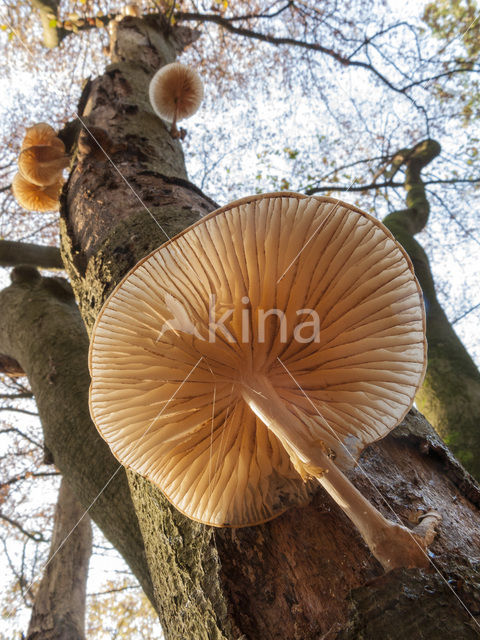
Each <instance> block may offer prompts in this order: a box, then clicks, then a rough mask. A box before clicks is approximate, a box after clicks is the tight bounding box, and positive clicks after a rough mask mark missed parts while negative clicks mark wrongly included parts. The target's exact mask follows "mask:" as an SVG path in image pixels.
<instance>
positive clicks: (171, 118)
mask: <svg viewBox="0 0 480 640" xmlns="http://www.w3.org/2000/svg"><path fill="white" fill-rule="evenodd" d="M149 94H150V103H151V105H152V107H153V110H154V111H155V113H156V114H157V116H158V117H159V118H163V119H164V120H167V122H171V123H172V127H171V129H170V134H171V136H172V138H181V139H182V140H183V139H184V138H185V135H186V133H187V132H186V131H185V129H182V128H180V130H178V129H177V121H178V120H183V119H185V118H190V116H193V114H194V113H195V112H196V111H197V109H198V107H199V106H200V103H201V102H202V99H203V83H202V81H201V79H200V76H199V75H198V73H197V72H196V71H195V70H194V69H192V68H191V67H187V66H185V65H184V64H181V63H180V62H173V63H172V64H167V65H165V66H164V67H161V68H160V69H159V70H158V71H157V72H156V74H155V75H154V76H153V78H152V80H151V82H150V88H149Z"/></svg>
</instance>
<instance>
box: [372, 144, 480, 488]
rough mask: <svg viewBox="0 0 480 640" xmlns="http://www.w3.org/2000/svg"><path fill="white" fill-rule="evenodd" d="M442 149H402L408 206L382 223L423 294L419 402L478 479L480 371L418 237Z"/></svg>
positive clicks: (434, 146) (432, 146)
mask: <svg viewBox="0 0 480 640" xmlns="http://www.w3.org/2000/svg"><path fill="white" fill-rule="evenodd" d="M439 153H440V145H439V144H438V143H437V142H435V141H434V140H426V141H424V142H422V143H420V144H419V145H417V146H416V147H414V149H411V150H410V149H406V150H403V152H401V155H400V154H399V155H398V157H399V158H400V160H402V161H403V162H404V163H405V164H406V165H407V172H406V178H405V188H406V190H407V207H408V208H407V209H402V210H400V211H394V212H393V213H391V214H389V215H388V216H387V217H386V218H385V219H384V220H383V223H384V224H385V225H386V226H387V227H388V228H389V229H390V231H391V232H392V233H393V235H394V236H395V238H396V239H397V240H398V241H399V242H400V243H401V244H402V245H403V247H404V248H405V250H406V251H407V253H408V255H409V256H410V258H411V260H412V263H413V266H414V268H415V274H416V276H417V278H418V280H419V282H420V285H421V287H422V291H423V295H424V300H425V311H426V316H427V342H428V368H427V373H426V376H425V381H424V383H423V386H422V387H421V389H420V390H419V392H418V393H417V397H416V403H417V406H418V407H419V409H420V410H421V411H423V413H424V414H425V416H426V417H427V419H428V420H430V422H431V423H432V425H433V426H434V427H435V429H436V431H437V432H438V433H439V434H440V436H441V437H442V438H443V439H444V440H445V442H446V443H447V444H448V446H449V447H451V449H452V451H453V452H454V453H455V455H456V456H457V457H458V458H459V460H460V461H461V462H462V464H464V465H465V467H466V468H467V469H468V471H470V473H472V474H473V475H474V476H475V477H476V478H477V479H479V478H480V428H479V426H480V372H479V371H478V369H477V367H476V366H475V363H474V362H473V360H472V358H471V357H470V355H469V354H468V352H467V350H466V349H465V347H464V346H463V344H462V342H461V340H460V339H459V338H458V336H457V334H456V333H455V331H454V329H453V327H452V325H451V324H450V322H449V321H448V318H447V316H446V315H445V312H444V311H443V309H442V307H441V305H440V303H439V302H438V299H437V295H436V292H435V284H434V282H433V276H432V272H431V269H430V263H429V261H428V257H427V254H426V253H425V251H424V250H423V248H422V247H421V245H420V244H419V243H418V242H417V240H416V239H415V235H416V234H417V233H419V232H420V231H422V229H424V228H425V225H426V224H427V221H428V215H429V211H430V206H429V203H428V201H427V198H426V195H425V188H424V186H423V182H422V179H421V175H420V173H421V170H422V169H423V168H424V167H425V166H426V165H427V164H428V163H429V162H431V161H432V160H433V159H434V158H435V157H436V156H437V155H438V154H439ZM400 160H399V162H400ZM403 162H402V163H403Z"/></svg>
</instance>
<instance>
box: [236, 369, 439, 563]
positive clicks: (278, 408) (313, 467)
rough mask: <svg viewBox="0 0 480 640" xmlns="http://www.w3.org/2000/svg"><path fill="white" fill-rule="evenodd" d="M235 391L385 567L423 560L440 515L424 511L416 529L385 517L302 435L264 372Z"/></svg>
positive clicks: (299, 422)
mask: <svg viewBox="0 0 480 640" xmlns="http://www.w3.org/2000/svg"><path fill="white" fill-rule="evenodd" d="M241 393H242V396H243V398H244V400H245V401H246V402H247V404H248V405H249V406H250V408H251V409H252V411H253V412H254V413H255V414H256V415H257V416H258V417H259V418H260V420H262V422H263V423H264V424H265V425H266V426H267V427H268V428H269V429H270V430H271V431H272V432H273V433H274V434H275V435H276V436H277V438H279V440H280V441H281V442H282V444H283V445H284V446H285V448H286V449H287V451H288V452H289V454H290V456H291V457H292V459H293V460H294V464H295V466H296V467H297V468H298V467H299V468H300V469H301V470H302V471H304V472H305V474H306V475H308V476H313V477H315V478H316V479H317V480H318V482H319V483H320V484H321V485H322V486H323V487H324V489H325V490H326V491H327V492H328V493H329V494H330V496H331V497H332V498H333V500H335V502H336V503H337V504H338V506H339V507H340V508H341V509H342V510H343V511H344V512H345V514H346V515H347V516H348V517H349V518H350V520H351V521H352V522H353V524H354V525H355V526H356V527H357V529H358V531H359V532H360V534H361V535H362V537H363V539H364V541H365V542H366V544H367V545H368V547H369V549H370V551H371V552H372V553H373V555H374V556H375V557H376V558H377V560H378V561H379V562H380V563H381V564H382V566H383V567H384V569H385V570H386V571H390V570H391V569H394V568H396V567H426V566H428V564H429V560H428V555H427V553H426V547H427V545H428V544H430V542H431V541H432V540H433V537H434V531H435V527H436V526H437V525H438V522H439V521H440V516H439V515H438V514H436V513H435V512H429V514H428V521H427V522H425V521H424V522H422V524H421V525H419V528H418V533H417V532H416V531H410V529H407V528H406V527H404V526H402V525H400V524H395V523H393V522H390V521H389V520H387V519H386V518H385V517H384V516H383V515H382V514H381V513H380V512H379V511H378V510H377V509H376V508H375V507H374V506H373V505H372V504H371V503H370V502H369V501H368V500H367V499H366V498H364V496H363V495H362V494H361V493H360V492H359V491H358V489H356V487H354V485H353V484H352V483H351V482H350V480H349V479H348V478H347V477H346V476H345V475H344V474H343V473H342V472H341V471H340V469H339V468H338V467H337V466H336V464H335V463H334V462H333V461H332V460H331V459H330V458H329V457H328V455H327V454H326V453H325V447H324V446H322V443H319V442H318V440H317V441H315V440H314V439H313V438H309V437H308V432H309V430H308V425H306V424H304V423H303V422H302V420H301V419H300V418H299V417H298V416H296V415H295V414H294V413H293V412H292V411H290V410H289V409H288V408H287V406H286V405H285V403H284V402H283V400H282V398H281V397H280V396H279V395H278V393H277V392H276V390H275V389H274V387H273V385H272V384H271V383H270V382H269V380H268V379H267V378H266V377H265V376H261V375H256V376H255V377H254V378H253V379H252V378H251V379H249V380H248V382H245V383H244V384H243V385H242V386H241ZM292 454H293V455H292Z"/></svg>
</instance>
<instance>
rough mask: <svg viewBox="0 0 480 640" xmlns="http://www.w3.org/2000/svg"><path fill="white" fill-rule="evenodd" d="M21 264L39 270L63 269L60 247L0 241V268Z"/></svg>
mask: <svg viewBox="0 0 480 640" xmlns="http://www.w3.org/2000/svg"><path fill="white" fill-rule="evenodd" d="M19 264H30V265H33V266H34V267H38V268H39V269H63V262H62V257H61V255H60V250H59V249H58V247H48V246H42V245H39V244H32V243H30V242H14V241H13V240H0V267H15V266H17V265H19Z"/></svg>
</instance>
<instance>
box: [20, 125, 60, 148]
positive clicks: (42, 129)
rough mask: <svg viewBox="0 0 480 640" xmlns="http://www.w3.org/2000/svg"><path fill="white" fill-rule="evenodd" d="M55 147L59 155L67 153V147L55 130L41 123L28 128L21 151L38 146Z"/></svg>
mask: <svg viewBox="0 0 480 640" xmlns="http://www.w3.org/2000/svg"><path fill="white" fill-rule="evenodd" d="M39 145H42V146H48V147H54V148H55V149H57V150H58V151H59V153H65V145H64V144H63V142H62V141H61V140H60V138H59V137H58V136H57V133H56V131H55V129H54V128H53V127H52V126H50V125H49V124H47V123H46V122H39V123H37V124H34V125H33V126H32V127H28V129H27V130H26V132H25V136H24V138H23V142H22V146H21V147H20V150H21V151H23V150H24V149H28V148H29V147H36V146H39Z"/></svg>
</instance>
